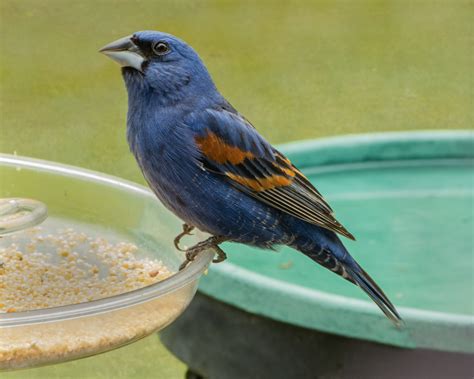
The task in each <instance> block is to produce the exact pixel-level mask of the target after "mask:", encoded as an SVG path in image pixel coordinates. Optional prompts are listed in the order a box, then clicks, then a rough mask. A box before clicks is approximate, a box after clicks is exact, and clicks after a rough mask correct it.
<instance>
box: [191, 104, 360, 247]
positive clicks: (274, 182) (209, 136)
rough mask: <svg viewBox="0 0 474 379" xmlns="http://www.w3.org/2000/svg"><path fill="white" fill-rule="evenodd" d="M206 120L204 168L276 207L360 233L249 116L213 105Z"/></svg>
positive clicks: (201, 141) (200, 139)
mask: <svg viewBox="0 0 474 379" xmlns="http://www.w3.org/2000/svg"><path fill="white" fill-rule="evenodd" d="M205 125H206V126H205V127H204V128H203V129H201V133H199V134H198V135H197V136H196V137H195V142H196V145H197V147H198V148H199V150H200V152H201V164H202V167H203V168H204V169H205V170H208V171H210V172H213V173H215V174H218V175H223V176H225V177H226V178H227V179H228V180H229V182H230V183H231V184H232V185H234V186H236V187H237V188H239V189H240V190H241V191H243V192H245V193H247V194H249V195H251V196H253V197H254V198H256V199H258V200H259V201H262V202H264V203H265V204H267V205H269V206H271V207H274V208H276V209H279V210H281V211H283V212H286V213H288V214H290V215H292V216H294V217H297V218H300V219H302V220H304V221H306V222H309V223H312V224H315V225H319V226H321V227H323V228H326V229H329V230H332V231H334V232H337V233H339V234H341V235H343V236H345V237H347V238H350V239H355V238H354V236H353V235H352V234H351V233H350V232H349V231H347V230H346V229H345V228H344V226H342V225H341V224H340V223H339V222H338V221H337V220H336V218H335V217H334V214H333V211H332V209H331V207H330V206H329V204H328V203H327V202H326V201H325V200H324V198H323V197H322V196H321V194H320V193H319V192H318V190H317V189H316V188H315V187H314V186H313V185H312V184H311V183H310V182H309V180H308V179H307V178H306V177H305V176H304V175H303V174H302V173H301V172H300V171H299V170H298V169H297V168H296V167H295V166H294V165H293V164H292V163H291V162H290V160H289V159H288V158H286V157H285V156H284V155H283V154H281V153H280V152H279V151H277V150H276V149H274V148H273V147H271V145H269V144H268V142H266V141H265V140H264V139H263V138H262V137H261V136H260V135H259V134H258V133H257V131H256V130H255V129H254V128H253V126H252V125H251V124H250V123H248V121H246V120H245V119H244V118H242V117H241V116H239V115H238V114H235V113H230V112H227V111H223V110H221V111H216V110H209V111H208V112H207V117H206V124H205ZM229 128H232V129H229ZM202 130H204V132H202Z"/></svg>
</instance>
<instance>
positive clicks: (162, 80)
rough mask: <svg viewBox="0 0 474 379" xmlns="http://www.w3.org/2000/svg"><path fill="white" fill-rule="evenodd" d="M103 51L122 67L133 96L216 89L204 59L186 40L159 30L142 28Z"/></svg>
mask: <svg viewBox="0 0 474 379" xmlns="http://www.w3.org/2000/svg"><path fill="white" fill-rule="evenodd" d="M100 52H101V53H103V54H105V55H107V56H108V57H109V58H111V59H113V60H114V61H116V62H117V63H119V64H120V65H121V66H122V73H123V77H124V79H125V83H126V85H127V88H128V91H129V95H130V94H131V92H137V91H138V92H140V90H146V91H150V90H151V91H153V92H156V93H157V94H159V95H161V97H163V98H165V99H166V98H169V100H171V101H172V100H173V99H175V98H176V100H178V98H182V97H183V96H185V95H186V94H188V95H189V94H192V93H193V92H197V91H201V94H203V91H204V92H205V91H206V90H209V91H213V90H215V87H214V84H213V82H212V79H211V78H210V76H209V73H208V71H207V69H206V67H205V66H204V64H203V62H202V61H201V59H200V58H199V56H198V55H197V53H196V52H195V51H194V49H193V48H192V47H191V46H189V45H188V44H187V43H186V42H184V41H182V40H180V39H179V38H177V37H175V36H173V35H171V34H167V33H162V32H158V31H141V32H136V33H134V34H133V35H130V36H127V37H124V38H121V39H119V40H117V41H115V42H112V43H110V44H108V45H106V46H104V47H103V48H102V49H100Z"/></svg>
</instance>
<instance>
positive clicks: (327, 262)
mask: <svg viewBox="0 0 474 379" xmlns="http://www.w3.org/2000/svg"><path fill="white" fill-rule="evenodd" d="M295 242H296V243H294V244H293V245H292V247H294V248H295V249H297V250H299V251H301V252H302V253H303V254H305V255H307V256H308V257H309V258H311V259H312V260H313V261H315V262H317V263H319V264H320V265H321V266H324V267H326V268H327V269H329V270H331V271H332V272H334V273H336V274H338V275H340V276H342V277H343V278H344V279H346V280H348V281H350V282H351V283H353V284H355V285H357V286H358V287H360V288H362V289H363V290H364V292H365V293H366V294H367V295H369V297H370V298H371V299H372V300H373V301H374V303H375V304H377V306H378V307H379V308H380V309H381V310H382V312H383V313H385V315H386V316H387V317H388V319H389V320H390V321H392V322H393V323H394V324H395V325H397V326H400V325H401V324H402V318H401V317H400V315H399V314H398V312H397V310H396V309H395V307H394V306H393V304H392V303H391V302H390V300H388V298H387V296H386V295H385V294H384V293H383V291H382V289H381V288H380V287H379V286H378V285H377V284H376V283H375V282H374V281H373V279H372V278H371V277H370V276H369V274H367V273H366V272H365V271H364V270H363V269H362V267H360V266H359V265H358V263H357V262H356V261H355V260H354V258H352V257H351V256H350V254H349V252H348V251H347V250H346V248H345V247H344V245H343V244H342V243H341V241H340V240H339V239H338V238H337V237H334V238H332V240H331V242H332V248H331V249H329V248H323V249H321V248H318V247H317V246H318V245H316V244H314V243H313V242H312V241H311V240H309V241H308V240H307V239H300V240H297V241H295ZM331 250H334V252H332V251H331ZM335 252H337V254H335Z"/></svg>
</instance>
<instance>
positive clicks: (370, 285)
mask: <svg viewBox="0 0 474 379" xmlns="http://www.w3.org/2000/svg"><path fill="white" fill-rule="evenodd" d="M351 266H353V267H349V266H348V265H344V269H345V271H346V273H347V276H348V278H347V279H348V280H350V281H351V282H353V283H354V284H356V285H357V286H359V287H360V288H362V289H363V290H364V292H365V293H366V294H367V295H369V297H370V298H371V299H372V300H373V301H374V303H375V304H377V305H378V307H379V308H380V309H381V310H382V312H383V313H385V316H387V317H388V318H389V319H390V321H392V322H393V323H394V324H395V325H397V326H400V325H401V324H402V318H401V317H400V315H399V314H398V312H397V310H396V309H395V307H394V305H393V304H392V303H391V302H390V300H389V299H388V297H387V296H386V295H385V294H384V293H383V291H382V289H381V288H380V287H379V286H378V285H377V284H376V283H375V282H374V281H373V279H372V278H371V277H370V276H369V274H367V273H366V272H365V271H364V270H363V269H362V267H360V266H359V265H358V264H357V263H356V262H355V261H354V264H351Z"/></svg>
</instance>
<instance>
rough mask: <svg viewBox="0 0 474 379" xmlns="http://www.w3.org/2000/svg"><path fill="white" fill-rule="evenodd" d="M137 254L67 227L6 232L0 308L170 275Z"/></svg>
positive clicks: (1, 246) (117, 290)
mask: <svg viewBox="0 0 474 379" xmlns="http://www.w3.org/2000/svg"><path fill="white" fill-rule="evenodd" d="M46 233H47V234H46ZM137 253H138V248H137V246H136V245H134V244H132V243H130V242H110V241H108V240H107V239H105V238H102V237H96V236H91V235H89V234H86V233H84V232H80V231H75V230H74V229H72V228H66V229H64V228H63V229H58V230H56V231H55V232H54V233H51V230H50V229H48V232H45V231H44V230H43V229H42V227H35V228H31V229H29V230H27V231H24V232H21V233H17V234H13V235H11V236H6V237H4V238H2V239H0V313H5V312H20V311H26V310H32V309H40V308H50V307H56V306H61V305H67V304H77V303H82V302H87V301H91V300H96V299H101V298H104V297H109V296H114V295H118V294H121V293H124V292H128V291H132V290H135V289H138V288H141V287H144V286H147V285H150V284H153V283H156V282H159V281H161V280H163V279H165V278H167V277H168V276H170V275H171V272H170V271H169V270H168V269H167V268H166V267H165V266H164V265H163V264H162V263H161V262H160V261H158V260H154V259H151V258H148V257H143V256H141V255H140V254H137Z"/></svg>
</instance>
